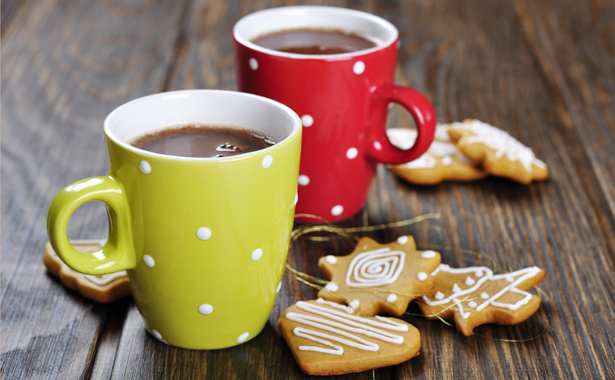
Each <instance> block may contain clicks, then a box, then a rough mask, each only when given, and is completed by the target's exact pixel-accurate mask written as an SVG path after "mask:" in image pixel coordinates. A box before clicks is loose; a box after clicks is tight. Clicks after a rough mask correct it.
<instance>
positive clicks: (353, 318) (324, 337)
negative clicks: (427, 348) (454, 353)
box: [278, 299, 421, 376]
mask: <svg viewBox="0 0 615 380" xmlns="http://www.w3.org/2000/svg"><path fill="white" fill-rule="evenodd" d="M278 327H279V329H280V333H281V334H282V337H283V338H284V340H285V341H286V343H287V344H288V347H290V349H291V351H292V353H293V356H294V357H295V361H296V362H297V364H298V365H299V367H300V368H301V370H302V371H303V372H305V373H307V374H310V375H321V376H322V375H340V374H345V373H354V372H362V371H367V370H370V369H374V368H381V367H387V366H390V365H395V364H399V363H403V362H405V361H406V360H409V359H411V358H413V357H415V356H417V355H418V354H419V349H420V346H421V337H420V334H419V331H418V330H417V329H416V328H415V327H414V326H412V325H410V324H409V323H406V322H404V321H402V320H400V319H396V318H383V317H378V316H377V317H360V316H358V315H356V312H354V311H352V309H350V308H348V307H346V306H343V305H339V304H336V303H334V302H329V301H325V300H323V299H318V300H317V301H299V302H297V303H296V304H295V305H293V306H291V307H289V308H288V309H286V311H284V313H283V314H282V316H281V317H280V319H279V320H278Z"/></svg>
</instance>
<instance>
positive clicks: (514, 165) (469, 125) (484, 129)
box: [448, 119, 549, 184]
mask: <svg viewBox="0 0 615 380" xmlns="http://www.w3.org/2000/svg"><path fill="white" fill-rule="evenodd" d="M448 134H449V136H450V137H451V139H452V140H453V141H455V142H456V143H457V148H458V149H459V150H460V151H461V153H463V155H464V156H466V157H468V158H469V159H471V160H474V161H477V162H480V163H481V164H482V166H483V168H484V169H485V170H486V171H487V173H489V174H493V175H496V176H500V177H507V178H510V179H512V180H514V181H517V182H520V183H523V184H529V183H530V182H532V181H533V180H535V181H536V180H538V181H540V180H543V179H546V178H547V177H548V176H549V170H548V168H547V164H545V163H544V162H542V161H541V160H539V159H537V158H536V156H535V155H534V152H533V151H532V149H530V148H528V147H527V146H525V145H523V144H521V143H520V142H519V141H517V140H516V139H515V138H514V137H512V136H511V135H509V134H508V133H506V132H505V131H503V130H501V129H498V128H496V127H494V126H492V125H489V124H487V123H483V122H482V121H479V120H476V119H466V120H464V122H463V123H452V124H450V128H449V129H448Z"/></svg>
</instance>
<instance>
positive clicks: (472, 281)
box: [466, 276, 476, 286]
mask: <svg viewBox="0 0 615 380" xmlns="http://www.w3.org/2000/svg"><path fill="white" fill-rule="evenodd" d="M474 284H476V281H475V280H474V279H473V278H472V277H470V276H468V278H466V285H468V286H472V285H474Z"/></svg>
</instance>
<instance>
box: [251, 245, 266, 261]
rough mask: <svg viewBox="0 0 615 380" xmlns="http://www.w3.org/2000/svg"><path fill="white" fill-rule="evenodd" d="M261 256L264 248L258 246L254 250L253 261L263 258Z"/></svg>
mask: <svg viewBox="0 0 615 380" xmlns="http://www.w3.org/2000/svg"><path fill="white" fill-rule="evenodd" d="M261 257H263V250H262V249H260V248H258V249H255V250H254V252H252V260H253V261H258V260H260V259H261Z"/></svg>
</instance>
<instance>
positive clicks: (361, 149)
mask: <svg viewBox="0 0 615 380" xmlns="http://www.w3.org/2000/svg"><path fill="white" fill-rule="evenodd" d="M309 28H311V29H325V30H341V31H351V32H354V33H356V34H358V35H361V36H369V39H370V40H371V41H374V42H375V43H376V46H374V47H372V48H368V49H364V50H359V51H355V52H349V53H342V54H331V55H305V54H295V53H287V52H282V51H277V50H272V49H268V48H264V47H262V46H259V45H257V44H255V43H254V42H253V41H254V40H255V39H256V38H258V37H261V36H263V35H268V34H271V33H274V32H279V31H284V30H297V29H309ZM233 36H234V40H235V67H236V73H237V87H238V89H239V91H243V92H249V93H253V94H257V95H261V96H265V97H267V98H270V99H273V100H276V101H279V102H281V103H283V104H285V105H287V106H289V107H290V108H292V109H293V110H294V111H295V112H297V114H298V115H299V116H300V117H301V121H302V124H303V140H302V150H301V166H300V176H299V192H298V197H299V198H298V203H297V208H296V213H297V214H311V215H316V216H318V217H320V218H324V219H326V220H329V221H337V220H341V219H345V218H348V217H350V216H352V215H354V214H356V213H357V212H359V211H360V210H361V208H362V207H363V204H364V203H365V200H366V198H367V194H368V192H369V187H370V184H371V181H372V178H373V176H374V174H375V171H376V164H377V163H379V162H380V163H385V164H401V163H404V162H409V161H412V160H414V159H416V158H418V157H420V156H421V155H422V154H423V153H424V152H425V151H426V150H427V148H428V147H429V145H430V144H431V142H432V141H433V136H434V131H435V126H436V116H435V112H434V109H433V107H432V105H431V104H430V103H429V101H428V100H427V99H426V98H425V97H424V96H423V95H421V94H420V93H419V92H418V91H416V90H413V89H411V88H407V87H400V86H395V85H394V84H393V83H394V76H395V64H396V58H397V49H398V32H397V29H396V28H395V26H393V25H392V24H391V23H390V22H388V21H386V20H384V19H382V18H379V17H376V16H374V15H371V14H368V13H364V12H359V11H355V10H350V9H343V8H335V7H321V6H295V7H283V8H274V9H267V10H263V11H259V12H256V13H252V14H250V15H248V16H246V17H244V18H242V19H241V20H239V21H238V22H237V23H236V24H235V27H234V29H233ZM391 102H394V103H399V104H400V105H402V106H403V107H405V108H406V109H407V110H408V111H409V112H410V114H411V115H412V116H413V117H414V120H415V122H416V126H417V130H418V138H417V139H416V142H415V144H414V146H412V147H411V148H410V149H408V150H402V149H398V148H397V147H395V146H393V145H392V144H391V143H390V142H389V140H388V138H387V136H386V119H387V113H388V105H389V103H391ZM298 220H299V221H307V222H310V221H311V222H316V221H318V220H316V219H312V218H306V217H303V218H298Z"/></svg>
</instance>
